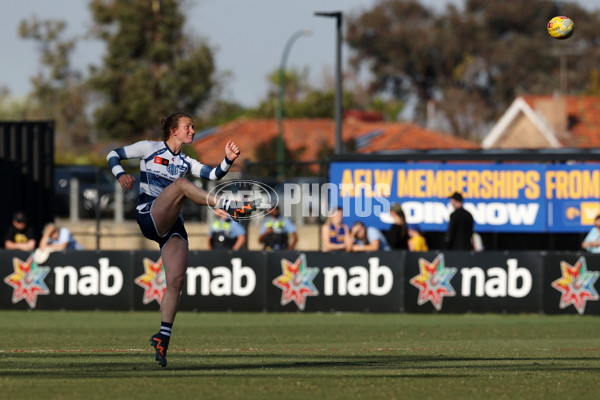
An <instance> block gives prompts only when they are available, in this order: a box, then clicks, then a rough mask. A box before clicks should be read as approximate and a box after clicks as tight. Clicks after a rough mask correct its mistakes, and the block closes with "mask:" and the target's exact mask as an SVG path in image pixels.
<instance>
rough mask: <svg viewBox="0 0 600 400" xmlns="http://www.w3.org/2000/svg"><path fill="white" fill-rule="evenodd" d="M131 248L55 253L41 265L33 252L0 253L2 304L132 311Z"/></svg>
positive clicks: (21, 306) (16, 307) (4, 307)
mask: <svg viewBox="0 0 600 400" xmlns="http://www.w3.org/2000/svg"><path fill="white" fill-rule="evenodd" d="M129 265H131V253H127V252H122V251H105V252H95V251H78V252H68V253H63V252H57V253H51V254H50V256H49V258H48V259H47V260H46V261H45V262H44V263H43V264H42V265H38V264H37V263H36V262H35V260H34V259H33V256H32V255H31V254H30V253H25V252H21V251H2V252H0V271H1V275H0V276H2V279H3V282H4V285H3V287H2V290H1V291H0V308H2V309H28V308H31V309H40V310H60V309H65V310H96V309H97V310H129V309H130V304H131V302H130V295H131V281H132V279H133V277H132V274H131V268H127V266H129Z"/></svg>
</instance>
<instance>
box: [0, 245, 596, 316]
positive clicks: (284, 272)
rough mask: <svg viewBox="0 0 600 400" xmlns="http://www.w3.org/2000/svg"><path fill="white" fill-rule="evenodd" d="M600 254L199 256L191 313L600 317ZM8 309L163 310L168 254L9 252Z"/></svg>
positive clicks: (188, 303)
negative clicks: (39, 259)
mask: <svg viewBox="0 0 600 400" xmlns="http://www.w3.org/2000/svg"><path fill="white" fill-rule="evenodd" d="M599 275H600V255H591V254H580V253H557V254H552V253H549V254H548V253H545V252H544V253H539V252H512V253H511V252H486V253H468V252H446V253H434V252H431V253H409V252H378V253H354V254H347V253H321V252H306V253H302V252H270V253H267V252H228V251H211V252H192V253H191V254H190V258H189V267H188V268H187V271H186V280H185V284H184V287H183V290H182V299H181V307H180V309H181V310H190V311H228V310H230V311H292V312H298V311H305V312H310V311H321V312H329V311H352V312H411V313H417V312H424V313H431V312H440V313H464V312H510V313H520V312H532V313H539V312H545V313H579V314H596V315H600V303H599V297H598V291H597V285H598V283H597V281H598V277H599ZM0 277H2V282H1V283H0V287H1V289H0V309H17V310H24V309H41V310H60V309H65V310H95V309H98V310H158V309H159V307H160V302H161V301H162V297H163V294H164V291H165V287H166V279H165V272H164V267H163V265H162V260H161V258H160V253H158V252H151V251H139V252H138V251H132V252H120V251H107V252H94V251H78V252H64V253H53V254H51V256H50V258H49V259H48V260H47V261H46V262H44V263H43V265H37V264H36V263H35V261H34V260H33V258H32V257H31V255H30V254H28V253H24V252H19V251H0Z"/></svg>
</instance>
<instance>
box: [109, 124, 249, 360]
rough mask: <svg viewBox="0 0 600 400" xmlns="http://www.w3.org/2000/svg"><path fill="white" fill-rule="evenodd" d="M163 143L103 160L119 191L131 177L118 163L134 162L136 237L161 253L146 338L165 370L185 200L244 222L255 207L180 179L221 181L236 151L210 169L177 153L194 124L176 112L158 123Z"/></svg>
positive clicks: (183, 262)
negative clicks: (159, 282)
mask: <svg viewBox="0 0 600 400" xmlns="http://www.w3.org/2000/svg"><path fill="white" fill-rule="evenodd" d="M161 124H162V134H163V141H140V142H137V143H134V144H131V145H129V146H124V147H120V148H118V149H115V150H113V151H111V152H110V153H108V155H107V157H106V159H107V160H108V165H109V166H110V168H111V171H112V173H113V174H114V175H115V177H116V178H117V179H118V180H119V183H120V184H121V188H122V189H123V191H127V190H131V188H132V186H133V183H134V182H135V178H134V177H133V176H131V175H129V174H127V173H126V172H125V170H124V169H123V167H122V166H121V161H122V160H126V159H131V158H139V159H140V195H139V198H138V206H137V222H138V225H139V226H140V229H141V231H142V234H143V235H144V236H145V237H146V238H148V239H151V240H154V241H156V242H157V243H158V244H159V246H160V250H161V256H162V261H163V266H164V269H165V276H166V281H167V282H166V283H167V287H166V289H165V293H164V295H163V298H162V302H161V305H160V312H161V325H160V330H159V332H158V333H156V334H155V335H152V337H151V338H150V344H151V345H152V346H153V347H154V348H155V350H156V361H158V363H159V364H160V365H161V366H163V367H166V365H167V349H168V348H169V341H170V339H171V331H172V329H173V322H174V320H175V314H176V313H177V304H178V302H179V296H180V294H181V289H182V288H183V283H184V279H185V271H186V269H187V264H188V253H189V251H188V237H187V232H186V230H185V227H184V225H183V218H182V217H181V207H182V206H183V203H184V201H185V200H186V199H190V200H191V201H193V202H194V203H196V204H199V205H208V206H211V207H215V208H218V209H222V210H225V211H226V212H227V213H228V214H229V215H230V216H231V217H232V218H233V219H236V220H237V219H239V218H243V217H248V216H249V215H250V214H251V213H252V212H253V211H255V210H256V206H257V204H256V202H255V201H250V202H245V203H241V202H239V203H241V204H238V202H235V201H232V200H229V199H225V198H218V197H215V196H212V195H211V194H209V193H208V192H206V191H204V190H202V189H200V188H198V187H197V186H195V185H194V184H193V183H191V182H190V181H188V180H187V179H185V178H184V176H185V175H186V174H187V173H190V174H192V175H193V176H195V177H199V178H204V179H209V180H219V179H221V178H223V177H224V176H225V174H226V173H227V171H229V168H230V167H231V165H232V164H233V162H234V161H235V159H236V158H238V156H239V155H240V149H239V148H238V146H237V145H236V144H235V143H234V142H232V141H229V142H227V144H226V145H225V159H224V160H223V161H222V162H221V164H220V165H218V166H216V167H215V168H211V167H209V166H206V165H204V164H202V163H201V162H199V161H197V160H195V159H193V158H190V157H188V156H186V155H185V154H183V153H182V152H181V149H182V148H183V145H185V144H191V143H192V141H193V139H194V122H193V120H192V117H190V116H189V115H188V114H186V113H182V112H177V113H174V114H171V115H170V116H169V117H168V118H167V119H163V120H162V121H161Z"/></svg>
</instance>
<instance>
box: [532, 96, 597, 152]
mask: <svg viewBox="0 0 600 400" xmlns="http://www.w3.org/2000/svg"><path fill="white" fill-rule="evenodd" d="M520 97H522V98H523V100H525V102H527V104H529V105H530V106H531V108H533V109H534V110H535V104H536V102H537V101H538V100H548V99H551V98H552V97H553V96H552V95H540V96H536V95H522V96H520ZM563 98H564V99H565V101H566V105H567V118H568V119H569V124H568V128H567V129H568V130H569V135H568V137H566V138H559V141H560V142H561V144H562V145H563V146H564V147H584V148H585V147H600V97H599V96H564V97H563Z"/></svg>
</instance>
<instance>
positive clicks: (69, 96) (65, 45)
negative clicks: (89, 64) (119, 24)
mask: <svg viewBox="0 0 600 400" xmlns="http://www.w3.org/2000/svg"><path fill="white" fill-rule="evenodd" d="M65 28H66V23H65V22H64V21H57V20H45V21H40V20H38V19H37V18H35V17H33V18H31V19H30V20H29V21H27V20H23V21H21V24H20V26H19V34H20V36H21V37H22V38H24V39H30V40H34V41H36V42H37V43H38V45H39V49H40V61H41V63H40V64H41V68H40V72H39V73H38V74H37V75H36V76H34V77H33V78H32V79H31V83H32V85H33V90H32V92H31V94H30V96H29V99H27V100H26V101H25V103H24V104H25V113H24V114H25V115H24V117H25V118H26V119H51V120H54V121H55V122H56V125H55V127H56V142H57V143H60V146H56V151H57V158H58V159H61V157H64V156H65V154H66V153H69V152H74V151H77V149H78V150H79V151H81V150H82V148H83V149H86V148H87V146H89V145H90V144H92V143H93V142H94V136H93V135H91V134H90V132H93V129H92V127H91V123H90V121H89V118H88V116H87V106H88V104H89V98H90V93H89V89H88V87H87V84H86V82H85V80H84V79H83V77H82V74H81V73H80V72H78V71H76V70H74V69H73V68H72V67H71V55H72V53H73V51H74V49H75V44H76V39H75V38H63V34H64V30H65Z"/></svg>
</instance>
